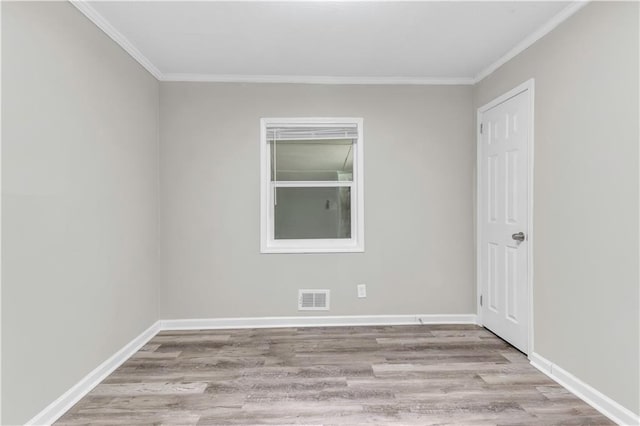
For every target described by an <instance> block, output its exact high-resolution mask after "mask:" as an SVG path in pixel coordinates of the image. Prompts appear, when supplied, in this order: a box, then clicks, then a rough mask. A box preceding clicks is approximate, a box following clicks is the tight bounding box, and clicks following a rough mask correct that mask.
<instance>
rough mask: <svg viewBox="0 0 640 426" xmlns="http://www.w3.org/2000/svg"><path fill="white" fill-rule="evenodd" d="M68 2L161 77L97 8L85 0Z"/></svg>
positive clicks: (153, 66) (151, 72)
mask: <svg viewBox="0 0 640 426" xmlns="http://www.w3.org/2000/svg"><path fill="white" fill-rule="evenodd" d="M69 3H71V4H72V5H74V6H75V7H76V9H78V10H79V11H80V12H81V13H82V14H83V15H84V16H86V17H87V18H89V20H90V21H91V22H93V23H94V24H95V25H96V26H97V27H98V28H100V29H101V30H102V31H104V33H105V34H106V35H108V36H109V37H111V39H113V41H115V42H116V43H117V44H118V45H120V47H122V48H123V49H124V50H125V51H126V52H127V53H128V54H129V55H131V57H133V59H135V60H136V61H138V63H139V64H140V65H142V66H143V67H144V68H145V69H146V70H147V71H149V73H150V74H151V75H153V76H154V77H155V78H156V79H158V80H161V79H162V73H161V72H160V70H159V69H158V68H156V66H155V65H153V63H151V61H150V60H149V59H147V57H146V56H144V55H143V54H142V52H140V51H139V50H138V48H137V47H135V46H134V45H133V43H131V42H130V41H129V39H127V38H126V37H125V36H124V35H122V33H121V32H120V31H118V30H117V29H115V28H114V27H113V25H111V24H110V23H109V21H107V20H106V19H105V18H104V17H103V16H102V15H101V14H100V13H98V11H97V10H95V9H94V8H93V6H91V5H90V4H89V2H88V1H86V0H69Z"/></svg>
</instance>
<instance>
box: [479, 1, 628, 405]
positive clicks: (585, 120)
mask: <svg viewBox="0 0 640 426" xmlns="http://www.w3.org/2000/svg"><path fill="white" fill-rule="evenodd" d="M638 36H639V34H638V3H635V2H634V3H592V4H590V5H588V6H586V7H585V8H584V9H582V10H581V11H580V12H578V13H577V14H576V15H575V16H574V17H572V18H571V19H569V20H568V21H567V22H565V23H563V24H562V25H561V26H559V27H558V28H557V29H556V30H555V31H553V32H552V33H550V34H549V35H548V36H546V37H544V38H543V39H542V40H540V41H539V42H538V43H536V44H534V45H533V46H531V47H530V48H529V49H527V50H526V51H525V52H523V53H522V54H520V55H519V56H517V57H516V58H514V59H513V60H511V61H509V62H508V63H507V64H505V65H504V66H503V67H501V68H500V69H499V70H497V71H496V72H495V73H493V74H492V75H490V76H489V77H487V78H486V79H484V80H483V81H482V82H480V83H479V84H478V85H477V86H476V87H475V103H476V106H481V105H483V104H485V103H487V102H488V101H489V100H491V99H492V98H495V97H497V96H498V95H500V94H502V93H504V92H506V91H507V90H509V89H511V88H512V87H515V86H516V85H518V84H519V83H521V82H523V81H525V80H527V79H529V78H532V77H533V78H535V85H536V88H535V103H536V104H535V115H536V117H535V178H534V185H535V190H534V191H535V192H534V197H535V205H534V238H535V240H534V244H535V248H534V281H535V284H534V301H535V311H534V317H535V324H534V325H535V352H537V353H539V354H540V355H542V356H543V357H545V358H547V359H548V360H550V361H552V362H553V363H555V364H557V365H559V366H560V367H562V368H564V369H565V370H567V371H569V372H570V373H572V374H574V375H575V376H577V377H578V378H580V379H582V380H583V381H585V382H586V383H588V384H590V385H592V386H594V387H595V388H596V389H598V390H599V391H601V392H603V393H604V394H606V395H608V396H609V397H611V398H613V399H614V400H616V401H618V402H619V403H621V404H623V405H624V406H625V407H627V408H629V409H630V410H632V411H634V412H635V413H640V394H639V392H640V382H639V380H640V371H639V366H640V363H639V361H638V360H639V359H640V353H639V344H640V342H639V337H640V330H639V324H640V321H639V318H638V314H639V306H638V302H639V296H640V295H639V293H638V291H639V287H638V283H639V280H640V277H639V274H638V258H639V253H638V232H639V229H638V218H639V211H638V193H639V188H638V181H639V179H638V170H639V168H638V155H639V153H638V140H639V135H638V128H639V126H638V114H639V111H638V90H639V87H638V76H639V71H640V70H639V69H638V50H639V46H638Z"/></svg>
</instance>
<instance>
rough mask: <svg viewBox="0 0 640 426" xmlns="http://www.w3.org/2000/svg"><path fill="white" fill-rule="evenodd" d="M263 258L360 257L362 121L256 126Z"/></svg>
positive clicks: (280, 121) (279, 121) (283, 121)
mask: <svg viewBox="0 0 640 426" xmlns="http://www.w3.org/2000/svg"><path fill="white" fill-rule="evenodd" d="M260 134H261V137H260V143H261V150H260V152H261V161H262V162H261V191H262V196H261V228H262V229H261V239H262V241H261V251H262V253H321V252H361V251H364V235H363V234H364V211H363V208H364V201H363V200H364V198H363V195H364V194H363V181H362V175H363V162H362V161H363V147H362V143H363V142H362V141H363V139H362V119H361V118H263V119H262V120H261V132H260Z"/></svg>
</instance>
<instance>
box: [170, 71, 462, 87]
mask: <svg viewBox="0 0 640 426" xmlns="http://www.w3.org/2000/svg"><path fill="white" fill-rule="evenodd" d="M160 81H172V82H208V83H280V84H354V85H361V84H370V85H434V86H448V85H463V86H470V85H472V84H474V83H475V80H474V79H473V78H470V77H453V78H433V77H364V76H357V77H339V76H328V75H327V76H323V75H308V76H306V75H218V74H188V73H184V74H181V73H168V74H163V75H162V77H161V78H160Z"/></svg>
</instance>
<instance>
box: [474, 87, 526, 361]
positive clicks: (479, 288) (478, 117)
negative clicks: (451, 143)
mask: <svg viewBox="0 0 640 426" xmlns="http://www.w3.org/2000/svg"><path fill="white" fill-rule="evenodd" d="M525 91H529V142H528V160H529V161H528V165H527V169H528V180H529V184H528V188H527V190H528V191H529V200H528V204H529V205H528V207H529V211H528V215H527V217H528V223H527V243H528V244H529V251H528V259H527V263H528V265H527V288H528V289H529V324H528V326H529V330H528V334H529V335H528V345H527V352H528V353H533V350H534V346H533V345H534V340H533V334H534V325H533V320H534V317H533V247H534V236H533V201H534V200H533V178H534V174H533V171H534V158H533V157H534V142H535V139H534V136H535V80H534V79H533V78H532V79H529V80H527V81H525V82H524V83H522V84H520V85H518V86H517V87H515V88H513V89H511V90H509V91H508V92H507V93H505V94H503V95H501V96H498V97H497V98H495V99H494V100H492V101H491V102H489V103H487V104H485V105H483V106H481V107H480V108H478V110H477V113H476V244H475V246H476V299H477V309H478V324H480V325H482V324H483V321H482V306H480V294H481V291H482V279H481V278H482V277H481V255H480V243H481V241H480V237H481V235H480V194H481V190H482V188H481V176H480V168H481V167H480V163H481V161H482V159H481V158H480V147H481V143H482V134H481V133H480V125H481V124H482V114H484V113H485V112H486V111H488V110H490V109H491V108H493V107H495V106H497V105H499V104H501V103H503V102H505V101H507V100H509V99H511V98H513V97H514V96H517V95H519V94H520V93H522V92H525Z"/></svg>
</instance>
